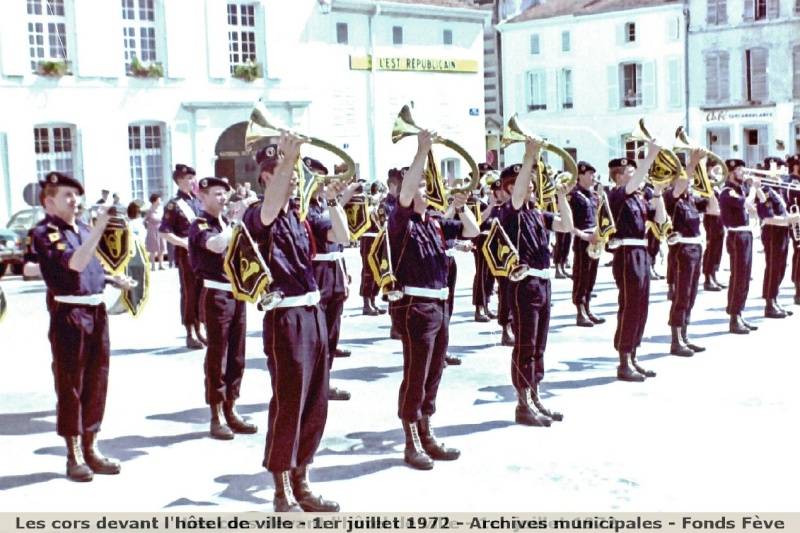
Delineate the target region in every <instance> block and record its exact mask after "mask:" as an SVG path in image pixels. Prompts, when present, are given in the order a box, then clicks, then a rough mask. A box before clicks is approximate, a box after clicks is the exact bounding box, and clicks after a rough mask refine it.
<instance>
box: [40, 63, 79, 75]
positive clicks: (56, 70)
mask: <svg viewBox="0 0 800 533" xmlns="http://www.w3.org/2000/svg"><path fill="white" fill-rule="evenodd" d="M36 74H38V75H40V76H48V77H52V78H60V77H61V76H67V75H72V61H67V60H65V59H58V60H54V61H51V60H45V61H39V63H37V65H36Z"/></svg>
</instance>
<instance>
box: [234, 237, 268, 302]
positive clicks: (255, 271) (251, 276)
mask: <svg viewBox="0 0 800 533" xmlns="http://www.w3.org/2000/svg"><path fill="white" fill-rule="evenodd" d="M222 266H223V269H224V270H225V274H227V275H228V279H229V280H231V289H232V292H233V297H234V298H236V299H237V300H241V301H245V302H250V303H251V304H254V303H256V301H257V300H258V299H259V297H260V295H261V293H262V292H264V291H265V290H266V288H267V286H268V285H269V284H270V283H271V282H272V278H271V276H270V272H269V271H268V270H265V269H264V267H263V262H262V260H261V256H260V253H259V251H258V249H257V248H256V246H255V243H254V242H253V240H252V239H251V238H250V236H249V233H247V228H245V226H244V225H242V224H239V225H237V226H236V228H234V230H233V236H232V237H231V242H230V243H229V244H228V251H227V253H226V254H225V262H224V263H223V265H222Z"/></svg>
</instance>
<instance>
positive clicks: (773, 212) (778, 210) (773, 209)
mask: <svg viewBox="0 0 800 533" xmlns="http://www.w3.org/2000/svg"><path fill="white" fill-rule="evenodd" d="M761 190H762V191H763V192H764V195H765V196H766V197H767V198H766V200H765V201H763V202H760V201H758V197H757V196H756V210H757V211H758V216H759V218H761V219H762V220H763V219H765V218H772V217H783V216H786V214H787V213H786V204H785V203H784V202H785V201H784V199H783V197H782V196H781V195H780V194H778V193H777V192H775V191H774V190H773V189H772V188H770V187H763V188H762V189H761Z"/></svg>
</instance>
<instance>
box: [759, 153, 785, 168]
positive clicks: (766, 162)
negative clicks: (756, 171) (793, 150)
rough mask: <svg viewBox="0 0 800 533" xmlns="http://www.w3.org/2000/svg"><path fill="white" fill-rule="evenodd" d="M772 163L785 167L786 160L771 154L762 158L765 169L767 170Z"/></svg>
mask: <svg viewBox="0 0 800 533" xmlns="http://www.w3.org/2000/svg"><path fill="white" fill-rule="evenodd" d="M772 163H775V165H776V166H779V167H785V166H786V161H784V160H783V159H781V158H780V157H775V156H772V155H771V156H769V157H765V158H764V168H765V169H767V170H769V168H770V167H771V166H772Z"/></svg>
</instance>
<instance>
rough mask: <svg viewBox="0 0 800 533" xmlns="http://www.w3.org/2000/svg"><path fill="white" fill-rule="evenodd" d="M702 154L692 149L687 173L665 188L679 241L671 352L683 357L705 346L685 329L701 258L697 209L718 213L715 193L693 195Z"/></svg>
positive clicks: (675, 249) (675, 246) (672, 250)
mask: <svg viewBox="0 0 800 533" xmlns="http://www.w3.org/2000/svg"><path fill="white" fill-rule="evenodd" d="M704 155H705V154H704V152H703V150H697V149H695V150H692V152H691V154H690V155H689V163H688V165H687V166H686V174H681V175H680V176H679V177H678V179H677V180H676V181H675V184H674V186H673V187H672V189H671V190H668V191H667V194H666V199H665V206H666V210H667V214H668V215H669V216H670V217H671V218H672V231H674V232H676V233H678V234H679V235H680V236H679V238H678V242H677V243H675V244H673V245H672V246H671V247H670V253H671V254H672V255H673V258H674V262H675V263H674V266H673V268H672V269H671V270H672V276H673V284H674V286H675V289H674V291H675V292H674V295H673V298H672V307H671V308H670V312H669V325H670V326H671V328H672V344H671V345H670V353H671V354H672V355H680V356H684V357H688V356H691V355H694V353H695V352H702V351H705V348H703V347H700V346H697V345H696V344H694V343H693V342H691V341H690V340H689V336H688V334H687V331H686V330H687V328H688V326H689V321H690V320H689V319H690V316H691V313H692V308H693V307H694V302H695V298H696V297H697V287H698V283H699V281H700V259H701V257H702V255H703V251H702V244H701V243H702V240H703V238H702V236H701V235H700V212H701V211H705V212H706V214H711V215H713V216H717V215H719V204H718V203H717V199H716V197H714V196H711V197H710V198H709V199H707V200H706V199H700V198H697V197H695V196H693V195H692V187H691V179H692V178H691V177H692V176H694V173H695V171H696V169H697V165H698V164H699V162H700V160H701V159H702V158H703V157H704Z"/></svg>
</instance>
